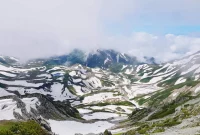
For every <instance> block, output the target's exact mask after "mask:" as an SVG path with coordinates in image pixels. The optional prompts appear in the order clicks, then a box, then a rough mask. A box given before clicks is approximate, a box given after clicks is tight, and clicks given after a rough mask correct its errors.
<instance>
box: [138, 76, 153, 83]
mask: <svg viewBox="0 0 200 135" xmlns="http://www.w3.org/2000/svg"><path fill="white" fill-rule="evenodd" d="M152 78H153V77H147V78H143V79H141V80H140V82H143V83H148V82H149V81H150V80H151V79H152Z"/></svg>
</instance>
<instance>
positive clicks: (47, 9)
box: [0, 0, 200, 61]
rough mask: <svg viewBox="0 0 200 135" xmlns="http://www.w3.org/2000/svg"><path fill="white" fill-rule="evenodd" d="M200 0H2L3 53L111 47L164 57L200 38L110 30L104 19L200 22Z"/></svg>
mask: <svg viewBox="0 0 200 135" xmlns="http://www.w3.org/2000/svg"><path fill="white" fill-rule="evenodd" d="M180 4H181V6H180ZM199 4H200V1H199V0H176V1H174V0H173V1H172V0H162V1H160V0H126V1H124V0H109V1H108V0H99V1H98V0H73V1H72V0H56V1H55V0H33V1H27V0H19V1H16V0H6V1H5V0H0V48H1V50H0V53H1V54H4V55H10V56H16V57H19V58H21V59H22V60H27V59H30V58H35V57H45V56H50V55H54V54H63V53H66V52H69V51H70V50H72V49H73V48H80V49H84V50H90V49H94V48H113V49H117V50H119V51H123V52H128V53H131V54H132V55H136V56H138V57H140V58H141V57H143V56H144V55H146V56H155V57H156V58H159V59H160V60H165V61H166V60H169V59H173V58H176V57H179V56H183V55H184V53H187V54H190V53H192V52H194V51H197V50H198V48H199V44H200V39H199V38H198V37H189V36H181V35H173V34H167V35H164V36H163V35H155V34H150V33H146V32H133V33H132V34H131V35H127V34H125V33H120V34H119V35H115V34H108V33H107V29H109V28H107V27H106V26H105V24H106V23H111V24H115V23H120V22H123V21H124V20H127V18H128V19H130V18H131V19H132V20H134V22H135V24H137V23H141V21H142V19H141V18H145V23H154V24H155V25H157V24H158V25H161V24H163V25H166V24H176V25H177V24H179V23H180V22H181V23H180V25H181V24H182V23H185V24H191V25H193V24H199V23H200V14H197V13H199V12H200V9H199V7H198V5H199ZM146 20H148V21H146ZM142 23H144V22H142ZM133 25H134V24H133ZM133 27H134V26H133ZM111 33H112V32H111Z"/></svg>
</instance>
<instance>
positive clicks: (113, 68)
mask: <svg viewBox="0 0 200 135" xmlns="http://www.w3.org/2000/svg"><path fill="white" fill-rule="evenodd" d="M122 67H123V65H122V64H120V63H116V64H112V65H111V66H110V67H109V68H110V71H111V72H114V73H119V72H120V71H121V69H122Z"/></svg>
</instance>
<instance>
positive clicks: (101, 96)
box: [83, 92, 122, 104]
mask: <svg viewBox="0 0 200 135" xmlns="http://www.w3.org/2000/svg"><path fill="white" fill-rule="evenodd" d="M113 94H114V93H113V92H104V93H98V94H94V95H91V96H87V97H85V98H84V100H83V103H86V104H88V103H94V102H105V101H110V100H122V96H113Z"/></svg>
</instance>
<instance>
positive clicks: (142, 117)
mask: <svg viewBox="0 0 200 135" xmlns="http://www.w3.org/2000/svg"><path fill="white" fill-rule="evenodd" d="M55 134H56V135H140V134H144V135H178V134H181V135H189V134H190V135H193V134H200V52H197V53H195V54H192V55H190V56H187V57H184V58H181V59H177V60H174V61H170V62H167V63H162V64H161V63H159V62H157V60H156V59H155V58H154V57H144V58H143V60H142V61H140V60H138V58H137V57H133V56H130V55H128V54H124V53H120V52H117V51H115V50H103V49H99V50H95V51H91V52H89V53H85V52H83V51H81V50H78V49H75V50H73V51H72V52H71V53H69V54H66V55H61V56H53V57H49V58H38V59H32V60H29V61H28V62H27V63H26V64H20V62H19V60H18V59H16V58H14V57H9V56H1V57H0V135H55Z"/></svg>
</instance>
